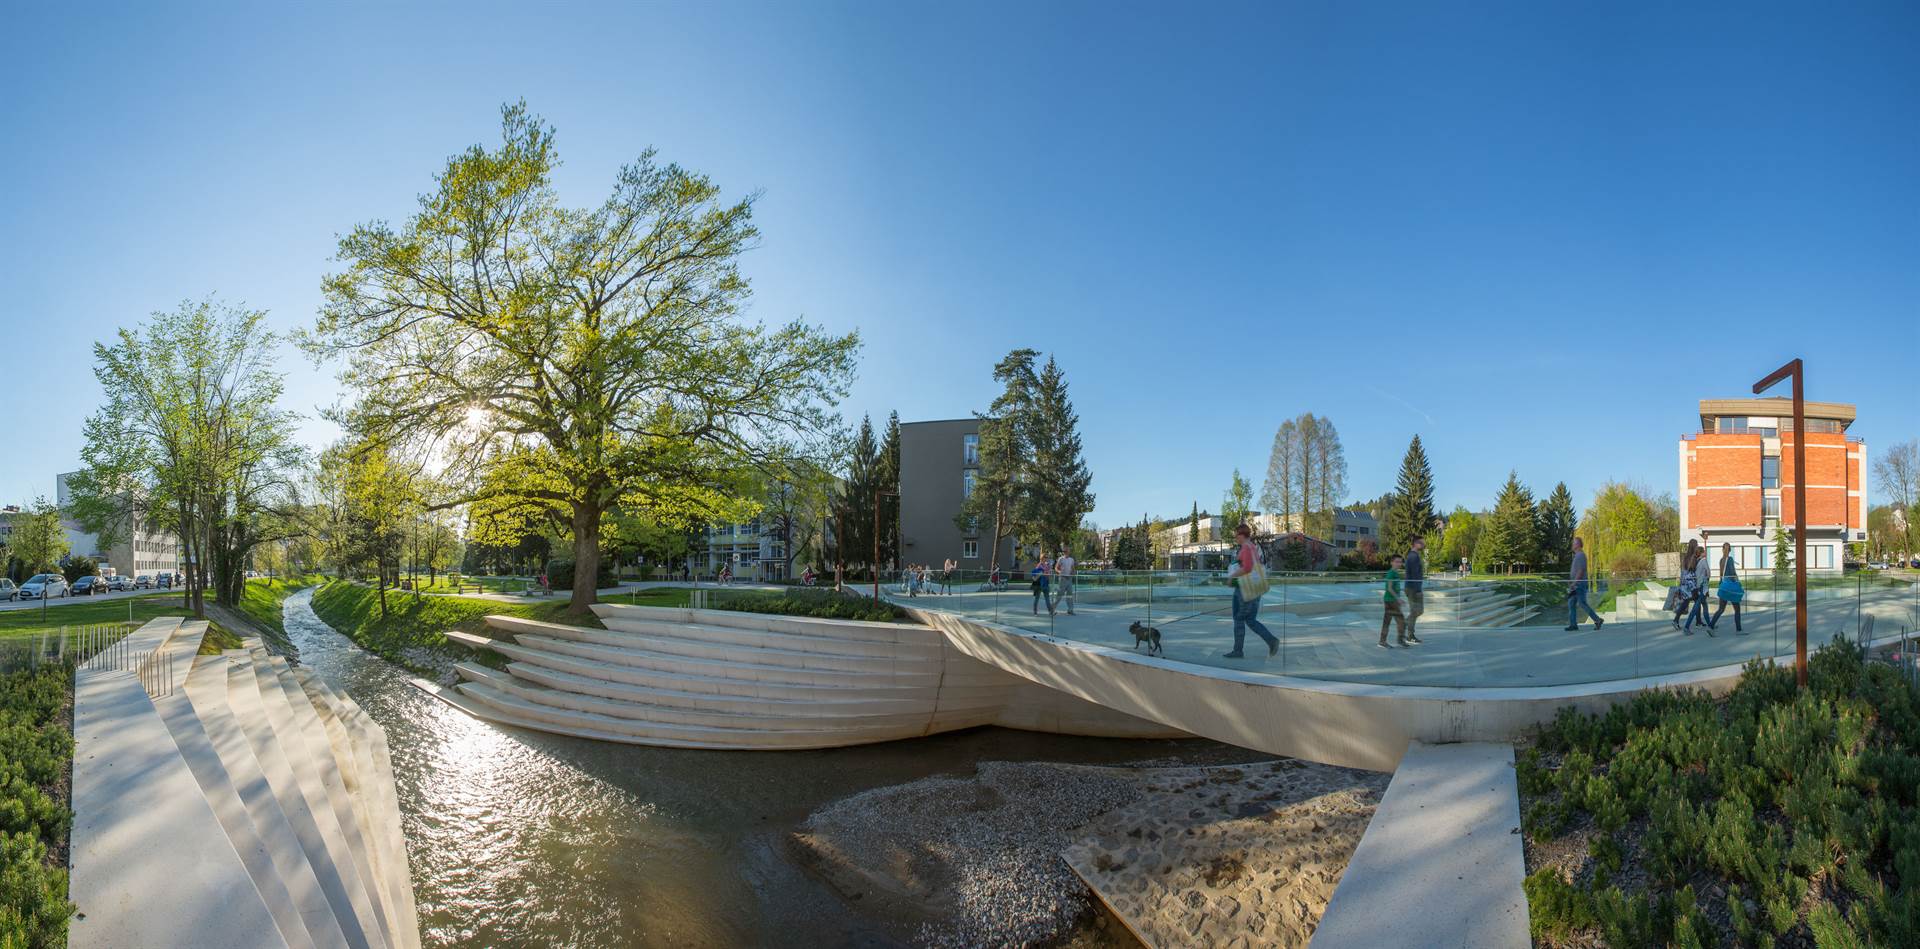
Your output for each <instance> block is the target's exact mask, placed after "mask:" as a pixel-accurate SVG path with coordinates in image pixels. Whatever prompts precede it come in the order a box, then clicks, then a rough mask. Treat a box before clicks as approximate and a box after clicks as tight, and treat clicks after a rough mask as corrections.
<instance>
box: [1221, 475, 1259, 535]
mask: <svg viewBox="0 0 1920 949" xmlns="http://www.w3.org/2000/svg"><path fill="white" fill-rule="evenodd" d="M1252 520H1253V484H1252V483H1251V482H1249V481H1248V480H1247V479H1246V478H1244V477H1242V476H1241V475H1240V469H1238V468H1235V469H1233V480H1232V481H1229V482H1228V483H1227V490H1226V493H1225V494H1223V495H1222V496H1221V498H1220V539H1221V540H1227V539H1229V538H1231V537H1232V536H1233V532H1234V530H1235V529H1237V528H1238V527H1239V526H1240V525H1242V524H1247V525H1248V526H1252V524H1251V522H1252Z"/></svg>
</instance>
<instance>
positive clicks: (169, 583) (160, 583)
mask: <svg viewBox="0 0 1920 949" xmlns="http://www.w3.org/2000/svg"><path fill="white" fill-rule="evenodd" d="M153 588H154V589H156V590H171V589H173V574H171V573H163V574H161V575H159V576H157V577H154V578H153Z"/></svg>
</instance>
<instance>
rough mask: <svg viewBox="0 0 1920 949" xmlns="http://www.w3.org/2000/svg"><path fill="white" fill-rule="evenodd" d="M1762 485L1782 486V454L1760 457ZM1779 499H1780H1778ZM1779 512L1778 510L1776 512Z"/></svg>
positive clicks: (1764, 486) (1768, 486)
mask: <svg viewBox="0 0 1920 949" xmlns="http://www.w3.org/2000/svg"><path fill="white" fill-rule="evenodd" d="M1760 486H1761V487H1763V488H1777V487H1779V486H1780V456H1779V455H1767V456H1765V457H1763V458H1761V459H1760ZM1776 500H1778V499H1776ZM1774 513H1775V514H1778V513H1779V512H1778V511H1775V512H1774Z"/></svg>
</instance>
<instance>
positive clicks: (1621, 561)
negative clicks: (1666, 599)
mask: <svg viewBox="0 0 1920 949" xmlns="http://www.w3.org/2000/svg"><path fill="white" fill-rule="evenodd" d="M1607 569H1609V570H1611V571H1613V575H1614V576H1616V577H1621V578H1629V577H1645V576H1650V575H1652V573H1653V554H1652V553H1650V552H1648V550H1647V548H1645V547H1641V546H1639V545H1628V546H1626V547H1622V548H1620V549H1619V550H1616V551H1614V552H1613V559H1612V560H1609V561H1607Z"/></svg>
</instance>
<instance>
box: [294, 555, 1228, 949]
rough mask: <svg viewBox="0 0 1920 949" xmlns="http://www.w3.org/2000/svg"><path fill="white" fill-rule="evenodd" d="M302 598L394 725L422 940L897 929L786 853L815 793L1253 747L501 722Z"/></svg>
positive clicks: (316, 633)
mask: <svg viewBox="0 0 1920 949" xmlns="http://www.w3.org/2000/svg"><path fill="white" fill-rule="evenodd" d="M311 598H312V594H311V591H302V592H300V593H297V594H295V595H293V596H292V597H289V598H288V600H287V604H286V627H287V633H288V635H289V636H290V637H291V638H292V640H293V642H294V644H295V645H296V646H298V647H299V650H300V657H301V661H302V662H303V663H305V664H306V665H307V666H309V667H310V668H312V669H313V670H314V671H315V672H317V673H319V674H320V675H322V676H324V677H326V679H327V680H328V681H329V682H331V683H332V684H333V685H335V686H336V687H338V688H342V689H344V690H345V691H346V692H347V694H349V695H351V696H352V697H353V699H354V701H356V702H358V703H360V705H361V706H362V707H363V708H365V709H366V711H367V713H368V714H369V715H371V716H373V718H374V719H375V720H376V721H378V722H379V723H380V724H381V726H382V727H384V728H385V729H386V732H387V740H388V744H389V746H390V748H391V751H392V755H393V764H394V772H395V780H396V782H397V784H398V793H399V801H400V810H401V815H402V819H403V824H404V826H405V828H406V834H407V851H408V855H409V857H410V859H411V862H412V866H413V877H414V893H415V896H416V898H417V900H418V903H419V907H420V920H421V928H422V929H423V937H424V938H425V940H426V942H427V943H428V944H430V945H484V946H552V945H574V946H627V945H674V946H687V945H697V946H707V945H713V946H738V945H765V944H776V943H777V944H781V945H893V944H897V943H898V942H899V941H900V940H901V939H903V938H904V937H906V936H907V935H909V934H910V933H911V931H912V926H913V925H914V923H915V922H917V921H913V920H898V919H883V918H869V917H867V916H864V915H862V914H861V913H860V912H859V911H858V910H857V908H856V907H854V906H851V905H849V904H847V903H846V901H844V900H842V899H841V898H840V897H839V896H838V894H837V893H835V892H834V891H833V890H831V889H830V888H829V887H827V886H826V885H825V884H823V883H821V882H820V881H819V880H818V879H816V878H815V877H813V876H811V875H809V874H808V873H807V872H806V871H805V870H803V869H802V868H801V867H800V866H798V865H797V864H796V863H795V862H794V861H793V860H792V859H791V856H790V853H789V851H788V850H787V847H786V844H785V837H786V834H787V833H788V832H789V831H791V829H792V828H793V827H794V826H795V825H796V824H798V823H799V822H800V821H801V820H803V819H804V818H805V817H806V815H807V814H808V813H809V812H811V811H812V810H813V809H814V808H815V807H818V806H819V805H821V804H823V803H826V802H827V801H831V800H834V799H836V798H839V797H842V796H844V795H846V794H850V793H853V792H855V791H859V790H864V789H867V788H871V787H878V786H882V785H887V784H894V783H898V782H902V781H911V780H914V779H916V778H921V777H925V776H927V775H931V774H941V773H950V772H961V773H965V772H970V771H971V769H972V767H973V764H974V762H975V761H979V760H1015V761H1019V760H1046V761H1076V762H1085V763H1104V762H1114V763H1117V762H1124V761H1136V760H1141V759H1145V758H1166V757H1176V758H1179V759H1181V760H1189V761H1214V760H1247V759H1249V758H1251V757H1259V756H1254V755H1250V754H1248V753H1246V752H1242V751H1239V750H1237V749H1231V748H1227V747H1226V746H1222V745H1217V744H1214V743H1212V742H1202V741H1181V742H1169V741H1120V740H1103V739H1084V738H1068V737H1063V736H1054V735H1038V734H1032V733H1028V732H1014V731H1006V730H1002V729H977V730H974V731H970V732H963V733H957V734H949V735H941V736H936V737H933V738H926V739H920V740H916V741H906V742H890V743H887V744H883V745H872V746H866V747H862V748H848V749H837V750H829V751H807V752H764V753H760V752H756V753H740V752H712V751H693V750H682V749H669V748H646V747H639V746H629V745H616V744H608V743H604V742H593V741H584V740H577V739H569V738H563V737H560V736H557V735H548V734H545V733H541V732H528V731H521V730H517V729H515V730H508V729H502V728H499V727H496V726H493V725H490V724H486V723H483V722H480V721H477V720H475V719H473V718H470V717H468V716H467V715H465V714H463V713H461V712H459V711H458V710H456V709H454V708H452V707H450V706H448V705H446V704H444V703H442V702H440V701H438V700H436V699H433V698H432V697H430V696H427V695H425V694H423V693H421V692H420V691H418V690H417V689H414V688H412V687H411V686H410V685H408V682H407V680H408V678H409V674H408V673H407V672H406V671H405V670H403V669H400V668H399V667H397V666H393V665H390V664H388V663H386V662H385V661H383V660H381V659H379V658H377V657H374V656H372V655H370V654H368V653H366V652H363V651H361V650H360V649H359V648H357V647H355V646H354V645H353V644H352V642H351V641H349V640H348V639H347V638H346V637H344V636H341V635H340V634H338V633H336V632H334V631H333V630H332V629H330V628H329V627H327V626H326V624H324V623H322V622H320V620H319V618H318V617H317V616H315V615H314V613H313V610H312V607H311V605H310V602H311Z"/></svg>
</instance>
